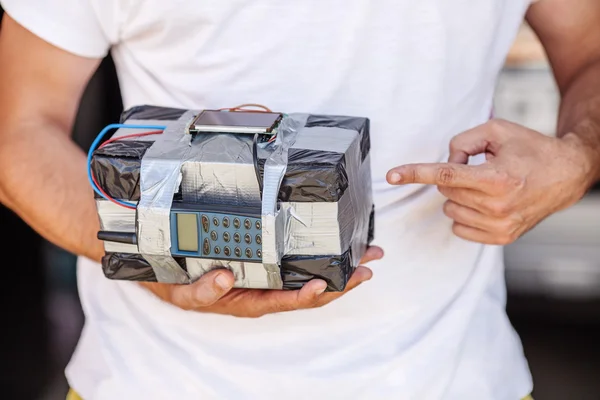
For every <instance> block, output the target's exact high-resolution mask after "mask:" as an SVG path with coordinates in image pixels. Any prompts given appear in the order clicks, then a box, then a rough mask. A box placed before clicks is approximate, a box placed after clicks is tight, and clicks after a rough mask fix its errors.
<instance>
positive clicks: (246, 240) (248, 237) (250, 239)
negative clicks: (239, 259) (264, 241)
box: [244, 233, 252, 244]
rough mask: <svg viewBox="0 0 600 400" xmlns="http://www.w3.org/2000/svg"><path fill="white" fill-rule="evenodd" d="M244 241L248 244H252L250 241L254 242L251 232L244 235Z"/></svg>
mask: <svg viewBox="0 0 600 400" xmlns="http://www.w3.org/2000/svg"><path fill="white" fill-rule="evenodd" d="M244 241H245V242H246V243H247V244H250V243H252V235H250V234H249V233H246V235H244Z"/></svg>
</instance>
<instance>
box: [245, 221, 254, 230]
mask: <svg viewBox="0 0 600 400" xmlns="http://www.w3.org/2000/svg"><path fill="white" fill-rule="evenodd" d="M244 228H246V229H250V228H252V222H250V220H249V219H246V220H245V221H244Z"/></svg>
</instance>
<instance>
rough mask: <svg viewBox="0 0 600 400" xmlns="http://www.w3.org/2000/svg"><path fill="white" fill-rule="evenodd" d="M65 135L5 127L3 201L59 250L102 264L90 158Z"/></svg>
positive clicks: (51, 128)
mask: <svg viewBox="0 0 600 400" xmlns="http://www.w3.org/2000/svg"><path fill="white" fill-rule="evenodd" d="M61 129H62V128H61V127H59V126H55V125H52V124H40V123H39V121H36V122H28V123H15V122H13V123H11V122H9V121H0V131H2V132H3V134H2V135H1V136H0V201H1V202H2V203H4V204H5V205H6V206H7V207H9V208H11V209H12V210H13V211H15V212H16V213H17V214H18V215H19V216H20V217H21V218H22V219H23V220H24V221H25V222H27V223H28V224H29V225H30V226H32V227H33V228H34V229H35V230H36V231H37V232H38V233H40V234H41V235H42V236H44V237H45V238H46V239H48V240H50V241H51V242H53V243H55V244H56V245H58V246H60V247H63V248H64V249H66V250H68V251H70V252H73V253H75V254H78V255H83V256H86V257H89V258H91V259H94V260H99V259H100V258H101V257H102V255H103V252H104V251H103V247H102V243H101V242H100V241H99V240H98V239H97V238H96V232H97V231H98V228H99V222H98V217H97V214H96V209H95V205H94V201H93V194H92V190H91V188H90V187H89V185H88V183H87V178H86V169H85V166H86V157H85V155H84V154H83V153H82V151H81V150H80V149H79V148H78V147H77V146H76V145H75V144H74V143H73V142H72V141H71V140H70V139H69V137H68V135H66V134H65V133H64V132H61Z"/></svg>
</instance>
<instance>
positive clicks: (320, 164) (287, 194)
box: [92, 106, 375, 292]
mask: <svg viewBox="0 0 600 400" xmlns="http://www.w3.org/2000/svg"><path fill="white" fill-rule="evenodd" d="M185 112H186V110H181V109H176V108H163V107H156V106H138V107H134V108H131V109H129V110H126V111H125V112H124V113H123V115H122V117H121V123H126V122H127V120H130V119H136V120H164V121H169V120H170V121H173V120H177V119H178V118H179V117H181V115H183V114H184V113H185ZM306 126H307V127H316V126H323V127H338V128H343V129H349V130H353V131H356V132H358V133H359V135H360V141H361V142H360V143H361V144H360V149H361V161H364V159H365V157H366V156H367V154H368V153H369V151H370V147H371V144H370V139H369V120H368V119H365V118H355V117H344V116H321V115H311V116H309V118H308V120H307V124H306ZM152 143H153V142H152V141H136V140H127V141H121V142H119V141H117V142H113V143H111V144H109V145H107V146H105V147H104V148H102V149H98V150H96V151H95V152H94V155H93V159H92V173H93V174H94V176H95V177H96V179H97V180H98V184H99V185H100V187H101V188H102V189H103V190H104V191H106V192H107V194H108V195H109V196H111V197H114V198H117V199H123V200H130V201H137V200H139V196H140V192H139V171H140V166H141V160H142V157H143V156H144V154H145V152H146V150H147V149H148V148H149V147H150V146H151V145H152ZM264 162H265V160H264V159H261V160H259V168H260V173H261V176H262V170H263V167H264ZM347 189H348V175H347V172H346V160H345V157H344V154H340V153H335V152H327V151H317V150H305V149H290V151H289V154H288V166H287V172H286V175H285V177H284V180H283V182H282V185H281V190H280V192H279V200H280V201H283V202H336V201H338V200H339V199H340V198H341V197H342V195H343V194H344V192H345V191H346V190H347ZM177 198H178V195H176V197H175V200H177ZM374 214H375V211H374V208H373V211H372V212H371V217H370V221H369V233H368V243H371V242H372V240H373V238H374V230H375V226H374V221H375V218H374ZM176 261H177V262H178V263H179V265H180V266H181V267H182V268H183V269H185V259H184V258H176ZM102 266H103V270H104V274H105V275H106V276H107V277H108V278H110V279H117V280H133V281H148V282H156V276H155V274H154V271H153V269H152V267H151V266H150V264H149V263H148V262H147V261H146V260H144V258H143V257H142V256H141V255H139V254H124V253H109V254H107V255H106V256H105V257H104V258H103V260H102ZM353 270H354V267H353V266H352V257H351V251H350V250H347V251H346V252H345V253H343V254H342V255H336V256H285V257H284V258H283V259H282V265H281V274H282V279H283V286H284V289H287V290H294V289H299V288H301V287H302V286H303V285H304V284H306V283H307V282H308V281H310V280H311V279H316V278H318V279H323V280H325V281H326V282H327V285H328V286H327V290H328V291H334V292H335V291H343V290H344V289H345V287H346V284H347V283H348V280H349V279H350V276H351V275H352V272H353Z"/></svg>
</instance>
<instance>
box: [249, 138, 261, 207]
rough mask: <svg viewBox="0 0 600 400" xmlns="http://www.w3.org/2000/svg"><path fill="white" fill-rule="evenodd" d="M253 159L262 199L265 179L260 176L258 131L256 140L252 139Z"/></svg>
mask: <svg viewBox="0 0 600 400" xmlns="http://www.w3.org/2000/svg"><path fill="white" fill-rule="evenodd" d="M252 159H253V161H254V173H255V174H256V180H257V181H258V190H259V191H260V198H261V199H262V192H263V181H262V178H261V177H260V169H259V168H258V133H256V134H254V140H252Z"/></svg>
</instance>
